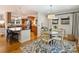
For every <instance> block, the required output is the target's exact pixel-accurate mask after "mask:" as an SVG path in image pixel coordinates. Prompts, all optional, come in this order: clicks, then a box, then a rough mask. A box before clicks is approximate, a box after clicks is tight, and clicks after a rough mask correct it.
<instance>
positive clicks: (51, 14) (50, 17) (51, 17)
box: [48, 5, 55, 19]
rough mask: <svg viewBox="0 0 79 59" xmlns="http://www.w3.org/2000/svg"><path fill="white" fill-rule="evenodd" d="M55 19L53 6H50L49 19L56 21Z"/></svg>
mask: <svg viewBox="0 0 79 59" xmlns="http://www.w3.org/2000/svg"><path fill="white" fill-rule="evenodd" d="M54 18H55V15H54V14H53V13H52V5H50V11H49V14H48V19H54Z"/></svg>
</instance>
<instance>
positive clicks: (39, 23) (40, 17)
mask: <svg viewBox="0 0 79 59" xmlns="http://www.w3.org/2000/svg"><path fill="white" fill-rule="evenodd" d="M42 25H43V26H47V27H48V19H47V18H46V16H45V15H44V14H42V13H38V17H37V27H38V28H37V31H38V37H39V36H40V35H41V27H42Z"/></svg>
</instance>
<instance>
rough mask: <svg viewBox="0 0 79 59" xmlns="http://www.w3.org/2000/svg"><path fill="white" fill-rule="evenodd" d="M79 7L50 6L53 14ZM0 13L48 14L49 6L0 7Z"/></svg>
mask: <svg viewBox="0 0 79 59" xmlns="http://www.w3.org/2000/svg"><path fill="white" fill-rule="evenodd" d="M78 10H79V5H52V12H53V13H63V12H70V11H78ZM0 11H11V12H13V13H14V14H20V15H28V14H29V15H36V14H37V13H39V12H40V13H43V14H48V13H49V11H50V5H0Z"/></svg>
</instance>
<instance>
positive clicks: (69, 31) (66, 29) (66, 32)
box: [56, 14, 73, 34]
mask: <svg viewBox="0 0 79 59" xmlns="http://www.w3.org/2000/svg"><path fill="white" fill-rule="evenodd" d="M66 17H70V24H68V25H62V24H61V18H66ZM56 18H58V19H59V24H58V27H59V28H63V29H65V34H72V20H73V14H62V15H56Z"/></svg>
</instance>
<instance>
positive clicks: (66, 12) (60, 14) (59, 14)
mask: <svg viewBox="0 0 79 59" xmlns="http://www.w3.org/2000/svg"><path fill="white" fill-rule="evenodd" d="M74 13H79V11H75V12H66V13H60V14H56V15H63V14H74Z"/></svg>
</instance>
